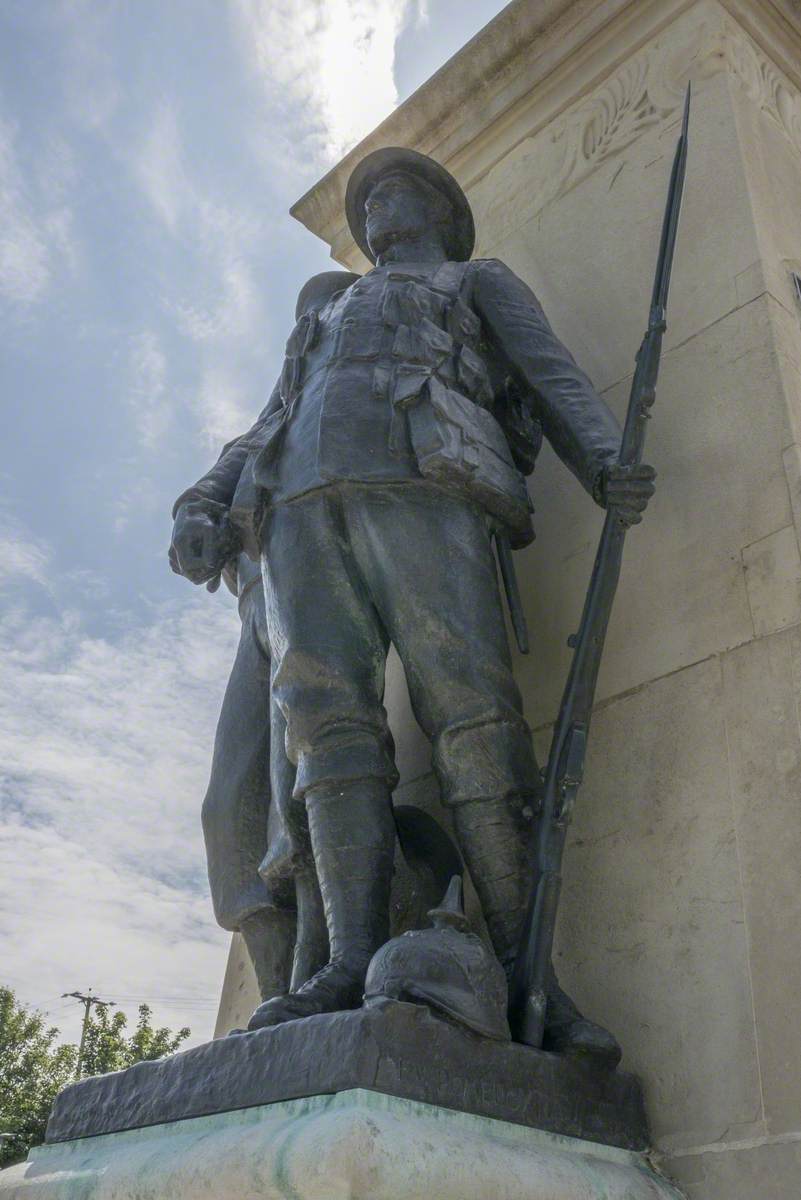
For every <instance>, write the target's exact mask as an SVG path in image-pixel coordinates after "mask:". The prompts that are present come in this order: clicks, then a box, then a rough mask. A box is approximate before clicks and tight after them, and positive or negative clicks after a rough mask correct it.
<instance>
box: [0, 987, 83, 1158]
mask: <svg viewBox="0 0 801 1200" xmlns="http://www.w3.org/2000/svg"><path fill="white" fill-rule="evenodd" d="M57 1038H58V1030H57V1029H55V1028H52V1027H51V1028H49V1029H48V1028H47V1027H46V1026H45V1022H44V1017H43V1016H42V1014H41V1013H38V1012H36V1011H35V1010H32V1009H29V1008H26V1006H25V1005H24V1004H19V1003H18V1002H17V999H16V997H15V995H14V993H13V992H12V991H11V989H10V988H6V987H0V1134H4V1135H6V1136H4V1137H3V1139H2V1143H1V1144H0V1167H2V1166H6V1164H7V1163H10V1162H14V1161H16V1160H17V1159H19V1158H24V1156H25V1154H26V1153H27V1151H28V1149H29V1147H30V1146H35V1145H37V1144H38V1143H39V1142H41V1141H42V1139H43V1138H44V1132H45V1127H46V1125H47V1118H48V1116H49V1115H50V1108H51V1106H52V1104H53V1100H54V1099H55V1097H56V1093H57V1092H59V1091H60V1090H61V1088H63V1087H64V1084H65V1083H69V1081H70V1079H72V1077H73V1075H74V1074H75V1064H76V1061H77V1057H78V1052H77V1050H76V1048H75V1046H63V1045H62V1046H59V1045H54V1043H55V1042H56V1039H57Z"/></svg>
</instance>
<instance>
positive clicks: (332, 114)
mask: <svg viewBox="0 0 801 1200" xmlns="http://www.w3.org/2000/svg"><path fill="white" fill-rule="evenodd" d="M502 7H503V6H502V4H500V3H497V2H493V0H428V2H427V3H426V4H424V3H423V0H327V2H324V0H33V2H32V0H0V318H2V325H1V326H0V328H2V335H0V336H1V337H2V343H3V345H2V354H0V397H1V398H2V410H3V416H2V429H3V439H2V444H3V455H2V462H1V463H0V596H1V598H2V603H0V771H2V783H1V784H0V982H3V983H8V984H10V985H12V986H14V987H15V988H16V989H17V992H18V994H19V996H20V997H21V998H22V999H24V1000H25V1001H27V1002H30V1003H33V1004H36V1005H37V1006H38V1007H40V1008H42V1009H44V1010H46V1011H48V1012H49V1013H50V1015H51V1017H52V1019H53V1021H54V1022H55V1023H57V1024H59V1025H60V1026H61V1028H62V1030H63V1032H64V1035H65V1036H68V1037H75V1036H77V1030H78V1010H77V1006H76V1005H74V1004H70V1003H69V1002H66V1001H62V1000H61V993H62V992H65V991H72V990H73V989H75V988H80V989H85V988H87V987H89V986H92V987H94V988H95V989H96V990H97V991H98V992H99V993H100V994H101V995H103V996H106V997H107V998H109V999H113V1000H116V1001H118V1002H120V1003H121V1004H122V1005H123V1006H125V1007H126V1008H128V1009H129V1010H131V1011H132V1012H133V1011H134V1010H135V1006H136V1004H137V1003H139V1002H140V1000H147V1001H150V1002H151V1003H152V1005H153V1007H154V1009H155V1012H156V1017H157V1018H158V1019H159V1020H162V1021H167V1022H169V1023H170V1024H173V1025H178V1024H184V1023H187V1024H189V1025H191V1027H192V1030H193V1035H194V1036H193V1040H204V1039H205V1038H206V1037H208V1036H210V1033H211V1028H212V1024H213V1018H214V1013H215V1008H216V1003H217V998H218V995H219V989H220V984H221V980H222V974H223V969H224V962H225V954H226V947H227V935H225V934H224V933H223V932H222V931H221V930H219V929H217V927H216V926H215V925H214V922H213V918H212V916H211V910H210V904H209V900H208V889H207V883H206V877H205V862H204V858H203V850H202V842H201V836H200V826H199V810H200V803H201V799H202V795H203V791H204V789H205V780H206V774H207V770H208V765H209V759H210V753H211V743H212V738H213V731H214V724H215V719H216V713H217V709H218V707H219V703H220V699H221V696H222V691H223V688H224V685H225V681H226V678H227V672H228V668H229V666H230V662H231V659H232V655H233V651H234V646H235V643H236V638H237V634H238V622H237V618H236V611H235V606H234V604H233V600H232V599H231V598H230V597H228V596H227V595H224V594H223V592H222V591H221V592H220V593H218V594H217V595H216V596H209V595H208V594H207V593H206V592H205V591H204V590H200V591H196V590H195V589H193V588H192V587H191V585H190V584H188V583H187V582H186V581H184V580H181V579H179V578H177V577H175V576H173V575H172V574H171V573H170V571H169V569H168V567H167V562H166V547H167V543H168V541H169V530H170V519H169V512H170V508H171V505H172V501H173V499H174V497H175V496H176V495H177V494H178V493H179V492H180V491H181V490H182V489H183V488H184V487H185V486H186V485H187V484H188V483H190V482H192V481H193V480H194V479H195V478H196V477H197V476H198V475H199V474H200V473H201V472H202V471H203V470H205V469H206V467H207V466H208V464H209V462H210V461H211V460H212V459H213V458H214V457H215V456H216V453H217V451H218V450H219V448H220V446H221V444H222V443H223V442H224V441H225V440H226V439H228V438H229V437H231V436H234V435H235V434H237V433H238V432H240V431H241V430H242V429H243V428H245V427H246V426H247V425H248V424H249V423H250V421H251V420H252V418H253V416H254V415H255V414H256V413H257V412H258V410H259V409H260V408H261V406H262V404H263V403H264V400H265V399H266V396H267V395H268V393H269V390H270V388H271V386H272V382H273V380H274V378H275V376H276V373H277V371H278V369H279V366H280V361H281V355H282V350H283V344H284V341H285V339H286V336H287V333H288V331H289V328H290V327H291V322H292V311H293V308H294V301H295V296H296V293H297V291H298V288H299V287H300V285H301V284H302V283H303V282H304V281H305V279H306V278H308V276H309V275H311V274H312V273H314V272H315V271H320V270H325V269H327V267H328V266H329V265H330V263H329V259H328V254H327V247H325V246H324V245H323V244H322V243H320V242H318V241H317V240H316V239H315V238H314V237H313V236H312V235H311V234H309V233H308V232H307V231H306V230H304V229H303V228H302V227H301V226H300V225H298V224H297V223H296V222H294V221H293V220H292V219H291V218H290V217H289V215H288V209H289V206H290V204H292V203H293V201H294V200H296V199H297V198H298V197H299V196H300V195H301V194H302V193H303V192H305V191H306V190H307V188H308V187H309V186H311V184H312V183H314V181H315V180H316V179H318V178H319V177H320V176H321V175H322V174H323V173H324V172H325V171H326V170H327V169H328V167H329V166H330V165H331V164H332V163H333V162H335V161H336V160H337V158H338V157H340V155H341V154H342V153H343V152H344V151H345V150H347V149H348V148H350V147H351V146H352V145H354V144H355V143H356V142H357V141H358V140H359V139H360V137H362V136H363V135H364V134H365V133H367V132H368V131H369V130H370V129H371V128H373V126H374V125H376V124H377V123H378V122H379V121H380V120H381V119H382V118H383V117H384V116H386V115H387V114H388V113H389V112H390V111H391V109H392V108H393V106H394V105H395V104H397V103H398V101H399V100H403V99H404V98H405V97H406V96H408V95H409V94H410V93H411V92H412V91H413V90H414V88H416V87H417V86H418V85H419V84H420V83H422V82H423V81H424V80H425V79H426V78H427V77H428V76H429V75H430V74H431V73H432V72H433V71H434V70H436V69H437V67H439V66H440V65H441V64H442V63H443V62H445V61H446V60H447V59H448V58H449V57H450V56H451V55H452V54H453V53H454V52H455V51H456V50H458V49H459V47H460V46H461V45H463V44H464V42H465V41H467V40H468V38H470V37H472V36H473V34H474V33H476V32H477V31H478V30H479V29H480V28H481V27H482V26H483V25H484V24H486V22H487V21H488V20H490V19H491V18H492V17H493V16H494V15H495V14H496V13H497V12H498V11H500V9H501V8H502Z"/></svg>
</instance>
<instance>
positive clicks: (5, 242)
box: [0, 117, 53, 307]
mask: <svg viewBox="0 0 801 1200" xmlns="http://www.w3.org/2000/svg"><path fill="white" fill-rule="evenodd" d="M52 250H53V247H52V245H51V243H50V239H49V237H48V230H47V228H46V224H45V223H44V221H43V220H42V216H41V214H40V213H39V212H38V211H37V207H36V205H35V203H34V202H33V200H32V198H31V196H30V195H29V194H28V191H27V189H26V186H25V183H24V181H23V177H22V172H21V170H20V166H19V162H18V159H17V150H16V132H15V129H14V127H13V126H12V125H11V123H10V122H8V121H5V120H3V118H2V117H0V295H2V296H3V297H4V298H5V299H6V301H10V302H11V304H14V305H21V306H23V307H27V306H29V305H31V304H33V303H34V302H35V301H36V300H38V299H40V297H41V296H42V295H43V294H44V292H45V291H46V289H47V286H48V283H49V282H50V275H51V269H52V263H51V255H52Z"/></svg>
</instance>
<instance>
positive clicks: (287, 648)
mask: <svg viewBox="0 0 801 1200" xmlns="http://www.w3.org/2000/svg"><path fill="white" fill-rule="evenodd" d="M347 215H348V220H349V223H350V227H351V230H352V232H353V235H354V237H355V239H356V241H357V243H358V244H359V246H360V247H361V248H362V249H363V250H364V252H365V253H366V254H367V255H368V257H369V258H370V259H371V260H372V261H373V262H374V263H375V266H374V268H373V269H372V270H371V271H369V272H368V273H367V274H366V275H365V276H363V277H362V278H361V279H359V280H357V281H355V282H353V283H352V284H351V285H350V286H348V287H346V288H345V289H344V290H342V291H341V292H338V293H337V294H335V295H334V296H333V297H332V298H331V299H330V300H328V301H327V302H326V303H325V304H324V305H323V307H321V308H320V309H319V310H315V311H314V312H313V313H311V314H307V315H304V316H302V317H301V319H300V321H299V323H298V325H297V326H296V328H295V331H294V332H293V335H292V337H291V338H290V343H289V346H288V354H287V359H286V362H285V366H284V371H283V374H282V380H281V383H280V385H279V387H278V388H277V390H276V392H274V394H273V397H272V399H271V401H270V403H269V404H268V406H267V408H266V409H265V412H264V414H263V415H262V418H260V420H259V421H258V422H257V423H256V425H255V426H254V427H253V428H252V429H251V430H250V431H249V432H248V433H247V434H245V435H244V436H243V437H242V438H240V439H238V440H237V441H236V442H235V443H233V444H232V445H231V446H230V447H229V449H228V450H227V452H226V453H225V454H223V456H222V457H221V458H220V460H219V461H218V462H217V464H216V465H215V467H213V468H212V469H211V471H209V472H208V474H207V475H205V476H204V477H203V478H202V479H201V480H200V481H199V482H198V483H197V484H196V485H195V486H194V487H193V488H191V489H189V491H188V492H187V493H185V494H184V496H183V497H182V498H181V501H180V502H179V505H178V507H177V516H176V528H175V532H174V538H173V551H172V552H173V556H174V559H175V563H176V565H177V568H178V569H179V570H181V571H182V572H183V573H184V574H187V575H189V577H190V578H192V577H193V575H192V573H191V572H192V571H193V570H194V571H195V572H198V571H200V572H205V571H208V572H210V573H213V572H214V571H216V570H219V565H220V562H221V559H223V558H224V557H225V555H226V553H227V549H226V545H225V541H226V538H227V536H228V525H229V521H230V522H231V523H233V524H234V526H235V527H236V528H237V530H238V531H239V534H240V537H241V540H242V545H243V546H244V547H245V548H246V549H248V550H249V552H250V553H251V554H257V553H259V552H260V554H261V562H262V570H263V577H264V588H265V597H266V612H267V624H268V631H269V643H270V647H271V649H272V656H273V658H272V693H273V696H274V699H275V702H276V703H277V705H278V707H279V708H280V710H281V713H282V714H283V716H284V718H285V720H286V748H287V754H288V756H289V759H290V760H291V762H292V763H293V765H294V766H295V768H296V773H295V779H294V785H293V791H292V800H293V804H294V805H295V806H298V807H301V806H302V809H303V812H304V816H305V819H306V820H307V822H308V832H309V836H310V839H311V847H312V850H313V855H314V864H315V869H316V874H317V878H318V880H319V883H320V887H321V891H322V898H323V904H324V908H325V917H326V924H327V928H328V935H329V943H330V959H329V961H328V962H327V963H326V965H325V966H323V967H322V968H321V969H320V970H319V971H317V972H315V974H314V975H313V976H312V977H311V978H310V979H309V980H308V981H307V982H305V983H304V984H303V985H302V986H300V987H298V988H297V990H294V991H292V992H290V993H288V994H284V995H278V996H276V997H274V998H272V999H270V1000H268V1001H266V1002H265V1003H264V1004H262V1005H261V1006H260V1007H259V1009H257V1011H256V1013H255V1014H254V1016H253V1019H252V1021H251V1028H258V1027H260V1026H264V1025H271V1024H277V1023H279V1022H282V1021H287V1020H292V1019H295V1018H298V1017H303V1016H307V1015H311V1014H314V1013H320V1012H328V1011H335V1010H338V1009H345V1008H353V1007H356V1006H358V1005H359V1004H360V1003H361V1000H362V994H363V992H364V980H365V973H366V970H367V966H368V964H369V962H370V959H371V958H372V956H373V954H374V952H375V951H376V950H377V949H378V948H379V947H380V946H381V945H383V944H384V943H385V942H386V940H387V936H388V910H389V894H390V880H391V875H392V860H393V849H394V824H393V819H392V809H391V793H392V789H393V788H394V786H395V784H396V782H397V773H396V770H395V765H394V761H393V745H392V739H391V735H390V731H389V729H388V726H387V720H386V714H385V711H384V708H383V704H382V699H383V687H384V667H385V660H386V655H387V650H388V647H389V644H390V643H393V644H394V645H395V647H396V649H397V651H398V653H399V655H400V658H401V660H402V662H403V665H404V669H405V672H406V677H407V682H408V685H409V692H410V696H411V700H412V705H413V708H414V712H415V716H416V718H417V720H418V722H419V724H420V725H421V727H422V728H423V730H424V732H425V733H426V734H427V735H428V737H429V738H430V740H431V744H432V751H433V763H434V769H435V771H436V774H437V776H438V779H439V783H440V788H441V793H442V799H443V802H444V803H445V804H446V805H447V806H449V807H450V808H451V810H452V814H453V821H454V828H455V832H456V836H457V840H458V843H459V847H460V849H461V852H462V854H463V856H464V859H465V862H466V864H467V867H468V869H469V871H470V875H471V878H472V880H473V883H474V885H475V888H476V891H477V893H478V896H479V899H480V901H481V905H482V909H483V912H484V916H485V918H486V922H487V927H488V930H489V933H490V937H491V940H492V944H493V947H494V950H495V953H496V955H497V957H498V959H499V961H500V962H501V964H502V965H503V966H504V968H505V969H506V971H507V974H509V973H510V972H511V970H512V967H513V964H514V959H515V955H516V952H517V948H518V941H519V936H520V928H521V923H522V919H523V911H524V906H525V901H526V891H527V887H526V883H527V880H526V840H527V836H528V835H527V834H526V833H525V832H524V828H523V825H522V822H521V817H520V813H521V809H522V807H523V806H525V805H529V806H536V803H537V798H538V794H539V772H538V768H537V764H536V762H535V759H534V754H533V748H532V741H531V732H530V730H529V728H528V726H527V724H526V721H525V719H524V717H523V710H522V702H521V697H520V693H519V691H518V689H517V686H516V684H515V681H514V677H513V674H512V666H511V657H510V653H509V647H508V645H507V641H506V634H505V627H504V622H503V616H502V609H501V600H500V595H499V590H498V583H497V574H496V567H495V559H494V555H493V550H492V540H491V539H492V537H493V535H497V534H500V535H501V536H502V537H504V538H507V537H508V538H509V539H510V540H511V542H512V544H513V545H517V546H519V545H524V544H526V542H527V541H528V540H530V538H531V536H532V532H531V509H530V504H529V501H528V493H527V489H526V486H525V479H524V472H527V471H529V470H530V468H531V466H532V463H533V458H534V456H535V455H536V450H537V446H538V441H539V438H540V437H541V435H542V433H544V435H545V436H546V437H547V438H548V440H549V441H550V443H551V445H552V446H553V448H554V449H555V451H556V452H557V454H558V455H559V456H560V458H561V459H562V460H563V461H564V462H565V464H566V465H567V466H568V467H569V468H570V469H571V471H573V473H574V474H575V475H576V476H577V478H578V479H579V481H580V482H581V483H582V485H583V486H584V487H585V489H586V490H587V491H588V492H589V493H590V495H591V496H592V497H593V498H594V499H595V501H596V502H597V503H598V504H600V505H602V506H605V505H607V504H614V505H615V508H616V510H617V512H618V514H619V517H620V519H621V520H622V521H624V522H625V523H634V522H636V521H639V520H640V517H641V513H642V511H643V510H644V508H645V506H646V504H647V502H648V499H649V497H650V496H651V495H652V493H653V477H654V473H653V471H652V469H651V468H650V467H646V466H638V467H634V468H624V467H620V466H618V465H617V457H618V452H619V448H620V437H621V434H620V429H619V426H618V424H617V422H616V420H615V418H614V417H613V415H612V414H611V412H610V411H609V409H608V408H607V406H606V404H605V403H604V401H603V400H602V399H601V397H600V396H599V395H598V393H597V392H596V391H595V389H594V388H593V386H592V384H591V382H590V380H589V379H588V378H587V376H586V375H585V374H584V373H583V372H582V371H581V369H580V368H579V367H578V366H577V365H576V363H575V362H574V361H573V359H572V358H571V356H570V354H569V353H568V351H567V350H566V349H565V347H564V346H563V345H562V344H561V342H560V341H559V340H558V339H557V338H556V337H555V335H554V334H553V332H552V330H551V328H550V326H549V325H548V322H547V320H546V318H545V316H544V314H543V311H542V308H541V307H540V305H539V303H538V301H537V299H536V297H535V296H534V294H533V293H532V292H531V291H530V289H529V288H528V287H527V286H526V284H524V283H523V282H522V281H521V280H520V279H518V278H517V276H515V275H514V273H513V272H512V271H511V270H510V269H509V268H508V267H506V266H504V265H503V264H502V263H500V262H498V261H497V260H494V259H489V260H476V261H470V256H471V253H472V250H473V244H474V230H473V219H472V214H471V212H470V207H469V205H468V202H467V199H466V197H465V196H464V193H463V192H462V190H461V188H460V187H459V185H458V184H457V183H456V181H455V180H454V179H453V178H452V176H451V175H450V174H449V173H448V172H447V171H445V170H444V169H443V168H442V167H441V166H439V165H438V164H437V163H435V162H434V161H433V160H432V159H430V158H427V157H425V156H423V155H420V154H417V153H415V152H413V151H410V150H403V149H398V148H387V149H383V150H379V151H376V152H374V153H373V154H371V155H369V156H368V157H367V158H366V159H364V160H363V161H362V162H361V163H360V164H359V166H358V167H357V168H356V170H355V171H354V173H353V175H352V177H351V179H350V182H349V185H348V192H347ZM517 1033H518V1036H519V1035H520V1031H519V1030H518V1031H517ZM544 1045H545V1047H546V1048H550V1049H555V1050H569V1051H574V1052H575V1051H583V1052H587V1053H591V1054H596V1055H598V1056H599V1057H602V1058H604V1059H606V1060H607V1061H609V1062H615V1061H617V1059H618V1058H619V1053H620V1052H619V1048H618V1046H617V1043H616V1041H615V1039H614V1038H613V1037H612V1035H611V1034H609V1033H607V1032H606V1031H605V1030H603V1029H601V1028H600V1027H599V1026H597V1025H595V1024H594V1023H592V1022H590V1021H588V1020H586V1019H585V1018H583V1017H582V1016H581V1014H580V1013H579V1012H578V1010H577V1009H576V1008H575V1006H574V1005H573V1004H572V1002H571V1001H570V1000H569V999H568V997H566V996H565V994H564V993H563V992H561V990H560V989H559V987H558V984H557V982H556V978H555V976H554V975H553V972H551V983H550V985H549V988H548V1010H547V1016H546V1036H545V1042H544Z"/></svg>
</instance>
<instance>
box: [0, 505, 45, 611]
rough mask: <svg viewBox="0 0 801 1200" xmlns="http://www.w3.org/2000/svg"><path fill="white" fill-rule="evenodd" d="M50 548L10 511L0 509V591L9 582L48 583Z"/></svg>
mask: <svg viewBox="0 0 801 1200" xmlns="http://www.w3.org/2000/svg"><path fill="white" fill-rule="evenodd" d="M49 558H50V548H49V546H48V545H47V543H46V542H43V541H42V540H41V539H40V538H36V537H34V536H33V535H32V534H30V533H29V532H28V531H27V530H26V529H25V528H24V527H23V526H22V525H21V524H20V522H19V521H17V520H16V518H15V517H13V516H12V514H11V513H9V512H7V511H5V510H3V509H0V592H2V591H4V590H5V589H6V588H7V587H8V585H9V584H19V583H25V582H28V583H36V584H39V585H40V586H42V587H45V588H46V587H48V578H47V565H48V561H49Z"/></svg>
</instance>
